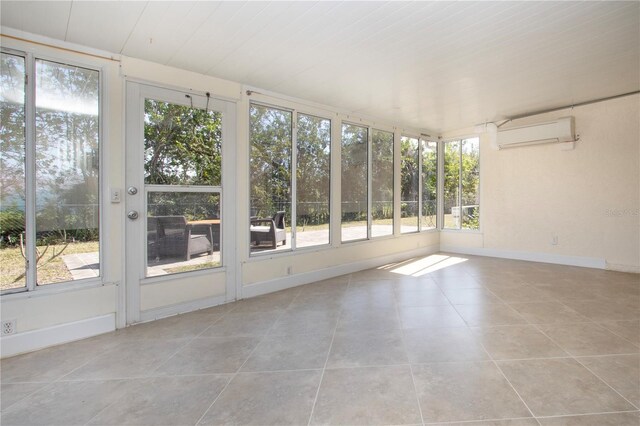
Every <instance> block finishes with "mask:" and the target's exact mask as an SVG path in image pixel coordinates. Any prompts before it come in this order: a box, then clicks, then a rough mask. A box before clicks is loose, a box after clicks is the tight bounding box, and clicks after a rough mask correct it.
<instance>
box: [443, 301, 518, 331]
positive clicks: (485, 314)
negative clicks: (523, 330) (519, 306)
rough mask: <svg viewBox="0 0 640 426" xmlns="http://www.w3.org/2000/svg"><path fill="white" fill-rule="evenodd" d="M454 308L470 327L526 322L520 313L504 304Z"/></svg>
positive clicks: (458, 306)
mask: <svg viewBox="0 0 640 426" xmlns="http://www.w3.org/2000/svg"><path fill="white" fill-rule="evenodd" d="M455 308H456V311H458V313H459V314H460V316H461V317H462V318H463V319H464V321H465V322H466V323H467V324H468V325H469V326H471V327H485V326H493V325H512V324H525V323H526V320H525V319H524V318H523V317H522V316H520V314H518V313H517V312H516V311H515V310H513V309H512V308H510V307H509V306H508V305H504V304H487V305H457V306H456V307H455Z"/></svg>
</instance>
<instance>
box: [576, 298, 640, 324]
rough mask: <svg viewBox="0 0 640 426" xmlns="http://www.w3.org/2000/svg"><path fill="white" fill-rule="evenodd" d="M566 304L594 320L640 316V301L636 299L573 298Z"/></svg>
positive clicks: (613, 319)
mask: <svg viewBox="0 0 640 426" xmlns="http://www.w3.org/2000/svg"><path fill="white" fill-rule="evenodd" d="M566 304H567V305H568V306H569V307H570V308H571V309H573V310H575V311H577V312H578V313H579V314H582V315H584V316H585V317H587V318H589V319H591V320H593V321H619V320H635V319H639V318H640V303H637V302H636V301H635V300H624V299H622V300H607V299H602V298H599V299H595V300H572V301H567V302H566Z"/></svg>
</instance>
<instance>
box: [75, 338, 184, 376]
mask: <svg viewBox="0 0 640 426" xmlns="http://www.w3.org/2000/svg"><path fill="white" fill-rule="evenodd" d="M188 341H189V339H179V340H178V339H174V340H154V339H142V340H130V341H126V342H122V343H120V344H118V345H117V346H114V347H113V348H112V349H110V350H108V351H106V352H104V353H103V354H101V355H99V356H96V357H93V358H92V359H91V361H89V362H88V363H87V364H85V365H83V366H82V367H80V368H78V369H77V370H74V371H73V372H72V373H71V374H69V375H67V376H65V377H64V379H65V380H96V379H127V378H134V377H145V376H150V375H152V373H153V371H154V370H155V369H156V368H157V367H158V366H160V365H161V364H162V363H163V362H165V361H166V360H168V359H169V357H171V356H172V355H173V354H174V353H176V352H177V351H178V350H179V349H180V348H182V347H183V346H184V345H185V344H187V342H188Z"/></svg>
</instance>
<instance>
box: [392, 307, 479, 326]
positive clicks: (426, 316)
mask: <svg viewBox="0 0 640 426" xmlns="http://www.w3.org/2000/svg"><path fill="white" fill-rule="evenodd" d="M398 313H399V315H400V321H401V323H402V328H403V329H412V328H418V329H424V328H435V327H466V324H465V322H464V320H463V319H462V317H461V316H460V315H459V314H458V312H457V311H456V310H455V309H454V308H453V307H452V306H423V307H401V308H399V309H398Z"/></svg>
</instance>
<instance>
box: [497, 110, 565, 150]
mask: <svg viewBox="0 0 640 426" xmlns="http://www.w3.org/2000/svg"><path fill="white" fill-rule="evenodd" d="M496 130H497V132H496V133H495V134H494V135H492V136H493V137H492V142H493V146H494V148H496V149H505V148H514V147H518V146H528V145H538V144H543V143H563V144H564V146H563V148H565V149H573V146H574V144H573V143H574V142H575V141H576V140H577V139H576V134H575V124H574V119H573V117H562V118H558V119H557V120H553V121H546V122H544V123H537V124H529V125H526V126H518V127H511V128H508V129H496Z"/></svg>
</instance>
